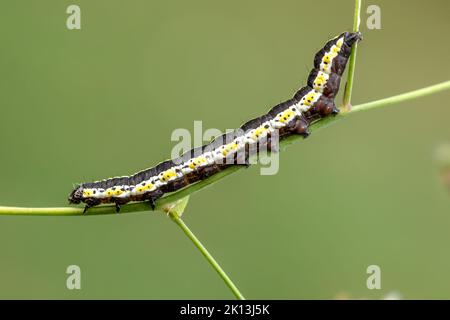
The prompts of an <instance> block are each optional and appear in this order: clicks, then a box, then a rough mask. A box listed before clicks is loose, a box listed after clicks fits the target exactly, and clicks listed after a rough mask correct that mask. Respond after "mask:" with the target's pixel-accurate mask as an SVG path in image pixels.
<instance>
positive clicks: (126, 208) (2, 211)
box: [0, 80, 450, 216]
mask: <svg viewBox="0 0 450 320" xmlns="http://www.w3.org/2000/svg"><path fill="white" fill-rule="evenodd" d="M449 89H450V80H449V81H445V82H442V83H439V84H435V85H432V86H429V87H425V88H422V89H418V90H414V91H410V92H407V93H403V94H399V95H396V96H393V97H389V98H385V99H380V100H376V101H372V102H367V103H363V104H360V105H355V106H353V108H352V110H350V111H347V112H341V113H340V114H339V115H337V116H336V117H328V118H325V119H323V120H321V121H318V122H316V123H313V124H312V125H311V131H317V130H318V129H321V128H324V127H326V126H328V125H329V124H330V123H334V122H336V121H339V120H341V119H344V118H346V117H348V116H349V115H352V114H355V113H357V112H360V111H367V110H371V109H376V108H381V107H385V106H389V105H392V104H395V103H400V102H405V101H408V100H413V99H416V98H420V97H425V96H428V95H431V94H435V93H438V92H441V91H444V90H449ZM298 140H300V138H299V137H297V136H291V137H290V138H289V139H286V140H283V141H281V145H287V144H290V143H291V142H292V141H298ZM240 169H241V166H235V167H230V168H227V169H226V170H223V171H221V172H219V173H217V174H215V175H213V176H211V177H209V178H208V179H205V180H203V181H200V182H197V183H195V184H193V185H190V186H189V187H186V188H184V189H181V190H179V191H177V192H174V193H171V194H168V195H167V196H165V197H163V198H161V199H160V200H158V201H157V205H156V209H157V210H159V209H161V208H162V207H163V206H164V205H166V204H168V203H173V202H175V201H177V200H180V199H182V198H184V197H186V196H188V195H191V194H194V193H195V192H197V191H199V190H201V189H203V188H205V187H207V186H209V185H212V184H213V183H215V182H217V181H219V180H221V179H223V178H224V177H226V176H228V175H230V174H232V173H233V172H235V171H237V170H240ZM139 211H150V206H149V205H148V204H147V203H141V202H140V203H130V204H126V205H123V206H122V207H121V210H120V213H121V214H122V213H131V212H139ZM101 214H116V213H115V207H114V206H110V205H108V206H99V207H94V208H90V209H89V211H88V213H87V214H86V215H87V216H89V215H101ZM0 215H33V216H74V215H83V208H80V207H59V208H58V207H50V208H26V207H2V206H0Z"/></svg>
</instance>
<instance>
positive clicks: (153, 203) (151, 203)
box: [148, 198, 156, 211]
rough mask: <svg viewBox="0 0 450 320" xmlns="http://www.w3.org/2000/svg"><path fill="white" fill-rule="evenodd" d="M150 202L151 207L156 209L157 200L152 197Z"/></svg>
mask: <svg viewBox="0 0 450 320" xmlns="http://www.w3.org/2000/svg"><path fill="white" fill-rule="evenodd" d="M148 203H149V204H150V208H152V210H153V211H155V208H156V202H155V200H153V199H152V198H150V199H148Z"/></svg>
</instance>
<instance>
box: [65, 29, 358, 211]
mask: <svg viewBox="0 0 450 320" xmlns="http://www.w3.org/2000/svg"><path fill="white" fill-rule="evenodd" d="M361 39H362V36H361V34H360V33H359V32H356V33H351V32H344V33H342V34H341V35H339V36H337V37H336V38H334V39H331V40H329V41H328V42H327V43H326V44H325V46H324V47H323V48H322V49H321V50H319V51H318V52H317V53H316V55H315V57H314V68H313V70H312V71H311V72H310V74H309V76H308V80H307V85H306V86H305V87H303V88H301V89H299V90H298V91H297V92H296V93H295V95H294V96H293V97H292V98H291V99H289V100H287V101H285V102H282V103H280V104H278V105H276V106H274V107H273V108H272V109H270V110H269V112H267V113H266V114H264V115H262V116H260V117H258V118H255V119H252V120H250V121H248V122H246V123H245V124H243V125H242V126H241V127H240V128H238V129H236V130H235V131H233V132H230V133H227V134H224V135H222V136H219V137H217V138H215V139H214V140H213V141H211V142H210V143H208V144H206V145H204V146H202V147H198V148H194V149H192V150H190V151H188V152H186V153H185V154H183V155H182V156H181V157H179V158H177V159H171V160H166V161H164V162H161V163H159V164H158V165H156V166H155V167H152V168H149V169H146V170H143V171H140V172H137V173H135V174H133V175H131V176H124V177H115V178H109V179H105V180H101V181H95V182H90V183H82V184H80V185H78V186H77V187H76V188H75V189H74V190H73V191H72V192H71V193H70V195H69V203H71V204H79V203H81V202H83V203H85V209H84V212H86V211H87V210H88V209H89V208H90V207H92V206H95V205H99V204H103V203H115V205H116V211H117V212H119V211H120V206H121V205H122V204H125V203H127V202H130V201H148V202H149V204H150V206H151V207H152V209H154V208H155V201H156V200H157V199H159V198H160V197H161V196H163V195H164V194H166V193H169V192H174V191H177V190H179V189H181V188H184V187H186V186H188V185H191V184H193V183H196V182H198V181H200V180H203V179H206V178H207V177H210V176H211V175H213V174H215V173H217V172H219V171H221V170H223V169H224V168H227V167H229V166H234V165H245V166H248V165H249V162H248V158H249V156H250V155H252V154H255V153H258V152H259V150H260V148H261V147H263V146H265V147H266V148H267V150H272V151H276V150H273V144H272V143H271V137H275V136H276V134H278V137H279V139H283V138H286V137H287V136H289V135H301V136H303V137H307V136H308V135H309V129H308V127H309V125H310V123H312V122H313V121H316V120H318V119H321V118H324V117H327V116H329V115H335V114H337V113H338V112H339V109H338V108H337V107H336V105H335V103H334V97H335V96H336V94H337V93H338V91H339V86H340V80H341V76H342V74H343V72H344V70H345V67H346V65H347V61H348V59H349V56H350V52H351V47H352V46H353V44H354V43H356V42H358V41H360V40H361Z"/></svg>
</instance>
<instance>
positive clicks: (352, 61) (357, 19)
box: [343, 0, 361, 110]
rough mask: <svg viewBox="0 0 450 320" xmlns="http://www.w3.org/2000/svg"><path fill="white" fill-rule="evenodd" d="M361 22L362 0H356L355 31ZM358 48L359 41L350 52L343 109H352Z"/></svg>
mask: <svg viewBox="0 0 450 320" xmlns="http://www.w3.org/2000/svg"><path fill="white" fill-rule="evenodd" d="M360 22H361V0H355V15H354V17H353V32H358V31H359V24H360ZM357 50H358V43H357V42H356V43H355V44H354V45H353V47H352V52H351V54H350V60H349V63H348V64H349V66H348V75H347V83H346V85H345V91H344V104H343V109H344V110H349V109H350V101H351V99H352V90H353V78H354V77H355V66H356V51H357Z"/></svg>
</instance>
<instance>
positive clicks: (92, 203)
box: [83, 198, 100, 214]
mask: <svg viewBox="0 0 450 320" xmlns="http://www.w3.org/2000/svg"><path fill="white" fill-rule="evenodd" d="M85 203H86V205H85V207H84V210H83V214H86V212H87V211H88V210H89V208H91V207H93V206H96V205H98V204H100V200H98V199H94V198H88V199H86V200H85Z"/></svg>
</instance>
